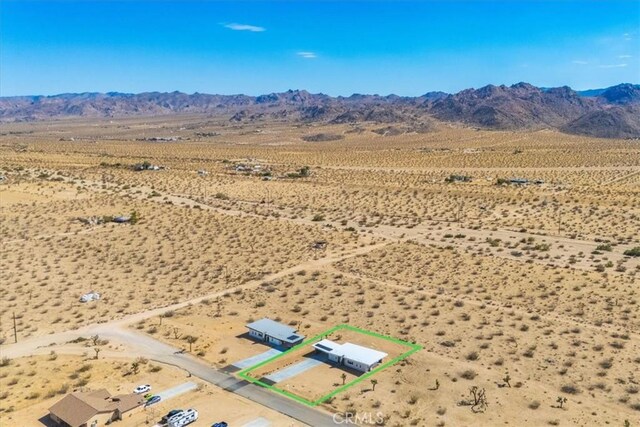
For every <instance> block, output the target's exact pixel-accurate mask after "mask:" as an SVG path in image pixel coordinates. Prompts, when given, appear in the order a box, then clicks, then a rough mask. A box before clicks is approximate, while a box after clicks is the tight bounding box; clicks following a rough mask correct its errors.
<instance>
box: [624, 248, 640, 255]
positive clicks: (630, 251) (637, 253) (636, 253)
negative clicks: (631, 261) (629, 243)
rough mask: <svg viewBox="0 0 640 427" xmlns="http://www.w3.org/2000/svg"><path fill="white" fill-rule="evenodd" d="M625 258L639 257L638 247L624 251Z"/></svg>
mask: <svg viewBox="0 0 640 427" xmlns="http://www.w3.org/2000/svg"><path fill="white" fill-rule="evenodd" d="M624 254H625V255H626V256H632V257H638V256H640V246H636V247H635V248H631V249H627V250H626V251H624Z"/></svg>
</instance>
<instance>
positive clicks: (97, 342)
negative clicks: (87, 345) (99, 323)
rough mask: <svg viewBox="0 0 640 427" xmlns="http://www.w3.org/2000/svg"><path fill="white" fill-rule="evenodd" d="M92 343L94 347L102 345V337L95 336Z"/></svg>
mask: <svg viewBox="0 0 640 427" xmlns="http://www.w3.org/2000/svg"><path fill="white" fill-rule="evenodd" d="M91 342H92V343H93V345H98V344H99V343H100V335H93V336H92V337H91Z"/></svg>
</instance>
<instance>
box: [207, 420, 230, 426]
mask: <svg viewBox="0 0 640 427" xmlns="http://www.w3.org/2000/svg"><path fill="white" fill-rule="evenodd" d="M228 426H229V424H227V423H226V421H220V422H218V423H214V424H211V427H228Z"/></svg>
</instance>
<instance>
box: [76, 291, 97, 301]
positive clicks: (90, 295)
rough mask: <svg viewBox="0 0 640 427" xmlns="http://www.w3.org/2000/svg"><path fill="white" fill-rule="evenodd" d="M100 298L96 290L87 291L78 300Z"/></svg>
mask: <svg viewBox="0 0 640 427" xmlns="http://www.w3.org/2000/svg"><path fill="white" fill-rule="evenodd" d="M99 299H100V294H99V293H97V292H93V291H91V292H89V293H86V294H84V295H82V296H81V297H80V302H89V301H98V300H99Z"/></svg>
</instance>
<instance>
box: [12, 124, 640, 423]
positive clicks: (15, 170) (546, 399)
mask: <svg viewBox="0 0 640 427" xmlns="http://www.w3.org/2000/svg"><path fill="white" fill-rule="evenodd" d="M3 127H5V128H6V129H5V130H4V131H3V133H2V135H0V164H1V165H2V166H0V173H1V174H2V175H6V176H7V180H6V181H5V182H4V183H2V184H0V236H2V252H1V257H0V280H1V281H2V283H3V287H2V289H0V301H1V304H0V321H1V322H0V323H1V332H0V340H2V341H4V342H11V341H13V333H14V330H13V315H14V313H15V317H16V326H17V327H16V329H17V333H18V338H19V340H20V339H30V338H34V337H45V336H46V335H48V334H50V333H53V332H62V331H74V330H79V331H82V328H83V327H84V326H86V325H90V324H94V323H97V322H100V323H102V322H112V321H116V320H118V319H124V318H127V316H135V315H136V313H140V312H143V311H148V310H154V309H157V310H158V311H157V312H155V313H157V315H154V316H152V317H151V318H145V317H142V318H141V319H140V322H139V323H135V324H134V325H133V327H134V328H137V329H138V330H140V331H143V332H146V333H147V334H149V335H150V336H153V337H154V338H156V339H160V340H164V341H167V342H170V343H171V344H173V345H177V346H179V347H183V348H187V347H188V343H187V341H186V339H185V338H186V337H187V336H192V337H196V338H197V339H196V341H195V342H194V343H193V344H192V347H193V349H192V353H193V354H194V355H197V356H198V357H200V358H202V360H204V361H206V362H208V363H211V364H212V365H214V366H216V367H224V366H226V365H228V364H231V363H232V362H233V361H235V360H240V359H243V358H246V357H249V356H252V355H255V354H258V353H260V352H261V351H265V350H266V348H265V347H264V346H263V345H261V344H255V343H253V342H251V341H249V340H247V339H246V338H245V337H242V336H241V335H242V333H243V332H244V324H245V323H247V322H248V321H250V320H251V319H258V318H260V317H271V318H279V319H281V321H283V322H284V323H293V324H296V325H300V331H301V332H302V333H304V334H305V335H308V336H311V335H313V333H314V332H319V331H321V330H324V329H328V328H329V327H332V326H334V325H336V324H339V323H349V324H352V325H354V326H358V327H361V328H364V329H370V330H373V331H375V332H378V333H382V334H386V335H391V336H395V337H398V338H401V339H404V340H407V341H411V342H416V343H419V344H421V345H423V346H424V347H425V349H424V350H423V351H421V352H418V353H416V354H414V355H413V356H411V357H410V358H409V359H408V360H407V361H405V362H402V363H401V364H400V365H398V366H396V367H393V368H390V369H388V370H386V371H384V372H382V373H380V374H379V377H378V383H377V385H376V388H375V391H374V390H372V389H371V388H372V384H371V383H368V382H363V383H362V384H361V385H360V386H359V387H357V388H355V389H353V390H350V391H348V392H346V393H344V394H340V395H338V396H336V398H335V399H334V400H333V401H331V402H328V403H327V404H326V405H325V407H326V408H327V409H329V410H331V411H336V412H338V411H340V412H344V411H355V412H358V413H371V412H381V413H382V414H383V415H384V423H385V424H386V425H399V426H401V425H439V426H442V425H497V424H509V425H522V424H526V423H528V424H535V425H547V424H548V425H603V424H605V423H611V424H612V425H614V424H615V425H623V423H624V420H626V419H628V420H630V421H631V422H632V425H633V421H634V420H636V419H637V418H638V414H639V412H638V410H640V400H639V398H638V396H639V394H638V393H639V392H638V387H639V386H640V385H639V384H638V381H640V379H638V376H637V371H638V367H639V366H640V365H639V363H640V358H638V354H640V342H639V336H638V331H639V327H640V317H639V313H638V294H637V283H638V280H639V279H638V274H640V258H633V257H630V256H625V254H624V252H625V251H628V250H629V249H631V248H634V247H637V246H640V234H638V232H637V230H639V229H640V148H639V146H638V143H637V141H628V140H599V139H590V138H583V137H577V136H569V135H563V134H559V133H556V132H550V131H540V132H520V133H513V132H485V131H475V130H470V129H457V128H451V127H447V126H442V127H441V128H440V129H439V130H438V131H436V132H433V133H428V134H420V135H417V134H406V135H399V136H393V137H383V136H380V135H377V134H375V133H373V132H371V131H370V130H371V129H370V128H372V127H375V126H374V125H371V126H370V125H363V127H362V131H359V130H358V131H353V130H354V129H352V128H351V127H350V126H348V125H335V126H326V129H325V131H327V132H331V133H341V134H344V135H345V139H344V140H341V141H339V142H318V143H315V142H314V143H307V142H303V141H302V140H301V139H300V138H301V136H303V135H304V134H305V133H308V132H317V131H318V128H317V126H316V127H314V128H307V127H305V126H302V127H291V126H287V125H281V124H273V123H272V124H267V123H264V124H255V125H237V126H229V125H228V123H224V122H219V123H213V122H210V121H208V120H206V119H203V118H202V117H197V116H183V117H173V118H172V117H165V118H150V119H145V120H141V119H139V118H137V119H123V120H115V121H113V123H110V122H109V121H90V120H77V121H74V120H70V121H60V122H52V123H48V124H41V123H33V124H8V125H6V126H3ZM9 132H13V133H12V134H10V133H9ZM142 132H145V134H146V135H147V136H149V135H150V134H152V133H154V132H156V133H158V134H163V135H165V134H168V133H171V134H174V135H178V136H180V137H181V138H182V139H181V140H180V141H179V142H172V143H149V142H142V141H136V138H139V137H140V135H141V134H142ZM202 132H215V133H217V134H218V136H215V137H201V136H198V135H197V133H202ZM71 137H73V138H74V141H69V138H71ZM144 160H148V161H150V162H152V163H154V164H158V165H162V166H164V167H165V169H164V170H159V171H144V172H135V171H133V170H132V169H131V166H132V165H133V164H135V163H139V162H142V161H144ZM239 164H250V165H256V164H259V165H261V167H262V169H261V171H265V170H270V171H271V177H270V178H265V177H264V176H262V175H261V174H258V173H256V174H253V173H245V172H238V171H236V165H239ZM303 166H309V168H310V169H309V170H310V173H309V175H308V176H302V177H298V178H296V177H292V175H290V174H292V173H295V172H297V171H299V170H300V169H301V168H302V167H303ZM198 170H206V171H207V174H206V175H204V176H201V175H199V174H198V173H197V171H198ZM287 174H289V175H287ZM451 175H464V176H470V177H471V179H472V180H471V182H456V183H447V182H445V179H446V178H447V177H450V176H451ZM294 176H295V175H294ZM516 177H517V178H526V179H529V180H540V181H542V183H539V184H530V185H524V186H518V185H508V184H507V185H496V181H497V179H499V178H502V179H509V178H516ZM132 211H136V212H137V213H138V214H139V216H140V218H141V221H140V222H139V223H138V224H136V225H121V224H99V225H92V226H89V225H85V224H83V223H82V222H80V221H78V220H77V218H78V217H80V218H87V217H101V216H114V215H126V214H129V213H130V212H132ZM320 241H322V242H326V249H314V243H315V242H320ZM372 244H379V245H380V246H379V247H376V249H375V250H371V251H369V250H366V251H364V252H362V253H361V254H360V255H359V256H352V257H348V258H345V259H335V260H329V261H326V262H323V263H315V260H319V259H326V256H327V255H328V254H329V255H330V254H335V255H336V256H339V255H340V254H344V253H348V252H349V251H353V250H355V249H357V248H366V247H367V246H369V245H372ZM301 265H302V266H305V267H298V268H297V269H295V271H294V270H291V271H289V270H288V269H290V268H294V267H296V266H301ZM278 272H283V273H282V274H278V275H275V276H274V275H273V274H274V273H278ZM247 283H249V284H252V285H251V286H250V287H247V288H246V289H245V290H242V289H238V287H239V286H242V285H243V284H247ZM253 283H255V286H254V285H253ZM89 290H96V291H98V292H100V293H101V294H102V295H103V299H101V300H100V301H97V302H93V303H89V304H81V303H79V302H78V298H79V296H80V295H82V294H83V293H85V292H88V291H89ZM226 290H229V291H228V292H225V291H226ZM232 290H233V291H232ZM207 295H218V296H216V297H214V298H206V296H207ZM194 298H200V299H197V300H194V301H197V303H194V304H193V305H189V306H186V307H185V306H182V305H180V306H175V307H179V308H176V309H169V308H166V307H171V306H172V304H179V303H180V302H183V301H188V300H192V299H194ZM203 298H204V301H202V299H203ZM163 307H165V308H166V309H162V308H163ZM160 314H162V315H163V316H162V317H161V316H160ZM128 318H131V317H128ZM0 350H1V348H0ZM104 354H107V352H106V350H105V353H104ZM89 356H90V355H89ZM43 357H45V356H43ZM59 357H60V358H62V355H60V356H59ZM11 362H12V364H13V362H17V361H11ZM25 363H26V362H22V363H21V368H20V369H22V370H24V372H23V373H22V374H21V375H22V376H24V377H25V378H29V377H28V374H29V373H31V372H32V371H35V372H36V373H35V374H34V375H33V376H32V377H39V376H40V375H39V372H40V371H41V370H43V369H45V366H46V365H47V364H48V363H50V362H42V361H40V362H38V363H36V364H34V365H33V367H31V366H27V365H26V364H25ZM109 363H123V362H119V361H115V360H114V361H111V362H109ZM11 366H12V365H9V366H8V367H3V368H1V370H2V371H3V372H9V371H8V370H10V369H13V368H12V367H11ZM314 369H316V368H314ZM11 372H12V373H11V374H7V375H6V376H4V377H3V378H2V381H11V379H12V378H13V377H15V376H17V375H18V374H17V373H13V371H11ZM100 372H102V371H100ZM163 372H165V371H164V370H163ZM310 372H312V371H310ZM2 375H4V373H3V374H2ZM65 375H68V374H66V373H65ZM105 375H106V374H105ZM102 376H103V374H102V373H100V374H92V377H91V381H90V385H91V386H92V387H93V386H94V382H96V383H97V381H98V380H99V379H101V378H102ZM302 378H303V377H299V378H295V381H298V382H299V381H302ZM505 378H509V381H508V383H509V384H507V381H505ZM436 380H437V381H438V387H437V388H436ZM290 381H293V380H290ZM336 381H337V382H341V381H340V379H339V377H338V379H334V378H333V376H331V381H329V382H330V383H331V384H329V385H328V386H329V388H331V387H333V383H334V382H336ZM24 384H25V382H24V381H21V380H18V382H17V383H16V384H14V385H13V386H11V390H10V392H9V395H8V396H7V397H6V398H4V399H2V400H0V408H1V409H2V412H1V413H0V414H2V416H3V417H4V416H6V415H7V414H10V415H11V416H17V414H20V413H24V414H25V416H27V415H26V414H28V408H29V407H37V405H40V404H41V403H40V401H39V400H38V399H39V398H33V399H27V397H28V395H29V393H32V392H33V388H31V387H25V385H24ZM305 386H306V385H305V384H304V382H302V383H300V384H299V387H305ZM473 386H476V387H479V388H480V389H482V388H484V389H485V391H486V396H487V399H488V403H489V406H488V408H487V410H486V411H485V412H483V413H474V412H473V411H472V410H471V408H470V406H468V405H465V404H461V402H463V401H465V400H468V399H469V389H470V388H471V387H473ZM7 387H8V386H7ZM32 387H36V385H35V383H34V385H33V386H32ZM37 387H38V392H39V393H40V394H41V395H43V396H44V395H46V393H48V388H47V387H45V386H44V385H42V386H41V385H38V386H37ZM42 387H44V388H42ZM321 388H323V389H324V388H326V387H324V386H323V387H321ZM210 392H215V393H218V392H216V391H214V390H211V391H210ZM223 395H224V396H226V397H224V399H232V400H233V399H235V397H233V396H229V395H228V394H224V393H223ZM558 397H562V398H567V402H566V403H564V401H563V407H562V408H556V407H555V406H557V399H558ZM222 398H223V397H220V399H222ZM194 401H196V400H194ZM463 403H464V402H463ZM246 404H247V405H250V406H251V408H252V409H251V410H252V411H253V412H255V413H256V414H257V413H259V411H260V410H262V409H261V408H260V407H257V405H255V404H248V403H246ZM234 405H241V403H233V402H232V401H230V403H229V405H228V407H234ZM12 406H13V407H14V408H13V410H11V407H12ZM224 407H225V410H226V408H227V406H226V405H225V406H224ZM42 408H44V407H42ZM21 411H22V412H21ZM253 412H252V413H253ZM34 413H35V412H34ZM230 414H231V415H233V411H231V412H230ZM214 415H215V414H213V413H211V415H207V417H209V416H210V417H211V418H213V417H214ZM256 416H257V415H256ZM267 418H268V417H267ZM24 420H25V421H23V422H24V423H26V424H24V425H29V424H28V421H26V420H27V419H26V418H24ZM227 421H229V420H227ZM239 422H245V421H244V420H241V421H239ZM203 425H204V424H203Z"/></svg>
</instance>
